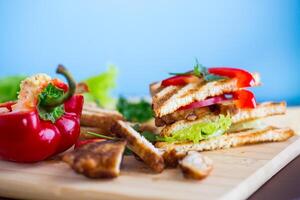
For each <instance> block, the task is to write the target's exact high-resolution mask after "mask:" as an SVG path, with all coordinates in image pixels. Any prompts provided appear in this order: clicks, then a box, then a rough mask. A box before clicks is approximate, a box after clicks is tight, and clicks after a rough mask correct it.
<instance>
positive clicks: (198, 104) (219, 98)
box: [178, 95, 228, 110]
mask: <svg viewBox="0 0 300 200" xmlns="http://www.w3.org/2000/svg"><path fill="white" fill-rule="evenodd" d="M224 101H228V99H227V98H226V96H225V95H221V96H216V97H211V98H208V99H205V100H203V101H195V102H193V103H191V104H189V105H186V106H182V107H181V108H179V109H178V110H186V109H195V108H201V107H205V106H210V105H214V104H218V103H222V102H224Z"/></svg>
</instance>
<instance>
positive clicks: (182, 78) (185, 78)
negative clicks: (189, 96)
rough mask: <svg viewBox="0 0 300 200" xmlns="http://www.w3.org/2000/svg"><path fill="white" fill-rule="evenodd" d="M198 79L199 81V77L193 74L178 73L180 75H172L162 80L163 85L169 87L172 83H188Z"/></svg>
mask: <svg viewBox="0 0 300 200" xmlns="http://www.w3.org/2000/svg"><path fill="white" fill-rule="evenodd" d="M197 81H199V78H198V77H197V76H195V75H192V74H188V75H178V76H172V77H170V78H167V79H165V80H163V81H162V82H161V85H162V86H164V87H167V86H170V85H186V84H187V83H194V82H197Z"/></svg>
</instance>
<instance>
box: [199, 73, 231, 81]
mask: <svg viewBox="0 0 300 200" xmlns="http://www.w3.org/2000/svg"><path fill="white" fill-rule="evenodd" d="M204 79H205V80H206V81H207V82H211V81H218V80H224V79H227V77H224V76H218V75H214V74H207V75H205V76H204Z"/></svg>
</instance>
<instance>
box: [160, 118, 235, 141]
mask: <svg viewBox="0 0 300 200" xmlns="http://www.w3.org/2000/svg"><path fill="white" fill-rule="evenodd" d="M231 123H232V122H231V118H230V117H229V116H224V115H220V116H219V118H218V120H216V121H209V122H201V123H197V124H193V125H191V126H189V127H187V128H183V129H180V130H178V131H175V132H174V133H173V134H172V136H167V137H164V138H163V139H164V141H166V142H194V143H198V142H199V141H201V140H204V139H208V138H210V137H215V136H219V135H222V134H224V133H225V132H226V131H227V130H228V129H229V128H230V126H231Z"/></svg>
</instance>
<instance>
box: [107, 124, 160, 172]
mask: <svg viewBox="0 0 300 200" xmlns="http://www.w3.org/2000/svg"><path fill="white" fill-rule="evenodd" d="M112 132H113V133H114V134H116V135H117V136H118V137H121V138H124V139H125V140H126V141H127V145H128V147H129V148H130V149H131V150H132V151H133V152H134V153H135V154H136V155H138V156H139V157H140V158H141V159H142V160H143V161H144V162H145V163H146V164H147V165H148V166H149V167H150V168H151V169H152V170H153V171H155V172H162V171H163V170H164V167H165V165H164V159H163V157H162V154H161V152H160V151H159V150H158V149H157V148H155V147H154V146H153V145H152V144H151V143H150V142H149V141H148V140H146V139H145V138H144V137H143V136H141V135H140V134H139V133H138V132H137V131H135V130H134V129H133V128H132V127H131V126H130V125H129V124H128V123H126V122H124V121H121V120H119V121H118V122H117V123H116V124H115V126H113V128H112Z"/></svg>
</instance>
